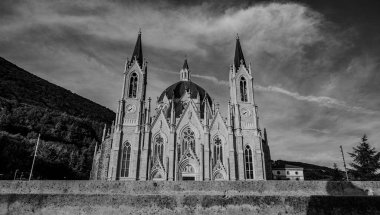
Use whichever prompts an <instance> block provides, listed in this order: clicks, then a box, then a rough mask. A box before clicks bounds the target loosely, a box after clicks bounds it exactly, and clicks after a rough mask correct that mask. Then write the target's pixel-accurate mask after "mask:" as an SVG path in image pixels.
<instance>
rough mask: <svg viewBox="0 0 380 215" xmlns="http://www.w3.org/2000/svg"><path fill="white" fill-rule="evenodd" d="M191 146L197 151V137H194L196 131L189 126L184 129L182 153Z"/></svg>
mask: <svg viewBox="0 0 380 215" xmlns="http://www.w3.org/2000/svg"><path fill="white" fill-rule="evenodd" d="M189 148H191V149H192V150H193V152H194V153H195V138H194V132H193V131H192V130H191V129H190V128H189V127H187V128H186V129H185V130H184V131H183V137H182V153H184V152H185V151H186V150H187V149H189Z"/></svg>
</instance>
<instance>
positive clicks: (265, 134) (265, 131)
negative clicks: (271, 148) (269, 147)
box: [264, 128, 268, 143]
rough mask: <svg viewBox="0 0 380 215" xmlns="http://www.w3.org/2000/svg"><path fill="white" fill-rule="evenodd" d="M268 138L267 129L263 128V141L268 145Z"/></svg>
mask: <svg viewBox="0 0 380 215" xmlns="http://www.w3.org/2000/svg"><path fill="white" fill-rule="evenodd" d="M267 138H268V136H267V129H266V128H264V139H265V142H267V143H268V139H267Z"/></svg>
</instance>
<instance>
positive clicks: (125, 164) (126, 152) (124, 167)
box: [121, 142, 131, 177]
mask: <svg viewBox="0 0 380 215" xmlns="http://www.w3.org/2000/svg"><path fill="white" fill-rule="evenodd" d="M121 161H122V163H121V177H128V176H129V164H130V163H131V144H130V143H129V142H125V143H124V146H123V153H122V160H121Z"/></svg>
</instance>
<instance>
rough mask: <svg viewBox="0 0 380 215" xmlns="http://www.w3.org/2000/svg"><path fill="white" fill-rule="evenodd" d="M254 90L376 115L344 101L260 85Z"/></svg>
mask: <svg viewBox="0 0 380 215" xmlns="http://www.w3.org/2000/svg"><path fill="white" fill-rule="evenodd" d="M255 89H257V90H260V91H265V92H275V93H281V94H284V95H287V96H290V97H292V98H294V99H297V100H300V101H307V102H313V103H316V104H318V105H320V106H323V107H328V108H337V109H341V110H346V111H350V112H355V113H365V114H378V112H377V111H373V110H369V109H366V108H363V107H359V106H351V105H348V104H347V103H346V102H344V101H339V100H337V99H334V98H330V97H326V96H313V95H310V96H303V95H300V94H299V93H297V92H290V91H288V90H285V89H283V88H280V87H275V86H267V87H263V86H260V85H255Z"/></svg>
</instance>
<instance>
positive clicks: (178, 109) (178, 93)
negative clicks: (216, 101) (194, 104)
mask: <svg viewBox="0 0 380 215" xmlns="http://www.w3.org/2000/svg"><path fill="white" fill-rule="evenodd" d="M186 90H187V91H189V92H190V95H191V96H190V98H191V99H197V96H198V94H199V97H200V101H201V103H200V104H199V105H200V106H199V108H200V109H199V110H200V117H201V118H202V119H203V108H204V105H205V104H204V103H203V101H204V99H205V97H206V99H207V100H208V102H209V105H210V106H211V105H212V100H211V97H210V95H209V94H208V93H207V92H206V90H204V89H203V88H202V87H200V86H199V85H197V84H195V83H194V82H191V81H179V82H177V83H175V84H173V85H171V86H169V87H168V88H166V90H164V92H162V93H161V95H160V97H159V98H158V103H160V102H162V101H163V99H164V97H165V95H166V97H167V98H168V99H170V100H171V99H174V109H175V113H176V114H175V115H176V117H177V118H178V117H180V116H181V114H182V112H183V111H184V110H185V108H186V104H184V103H182V102H181V100H180V99H181V98H182V96H183V95H184V94H185V92H186ZM170 115H171V113H170V111H168V112H167V114H166V117H168V118H170Z"/></svg>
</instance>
